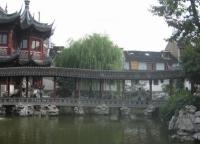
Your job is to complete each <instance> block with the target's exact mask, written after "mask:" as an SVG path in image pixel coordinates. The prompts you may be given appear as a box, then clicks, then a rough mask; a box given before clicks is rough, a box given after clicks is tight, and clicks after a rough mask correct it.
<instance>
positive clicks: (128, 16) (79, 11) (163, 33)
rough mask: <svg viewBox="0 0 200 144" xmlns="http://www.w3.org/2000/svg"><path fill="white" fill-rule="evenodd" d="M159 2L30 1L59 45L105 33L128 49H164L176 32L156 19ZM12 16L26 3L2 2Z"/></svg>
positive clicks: (122, 0)
mask: <svg viewBox="0 0 200 144" xmlns="http://www.w3.org/2000/svg"><path fill="white" fill-rule="evenodd" d="M156 2H157V0H30V12H31V13H32V14H33V15H34V17H35V19H37V18H38V13H39V12H40V21H41V22H43V23H49V24H50V23H52V22H53V21H55V22H54V26H53V27H54V28H55V31H54V34H53V36H52V37H51V40H52V42H53V43H54V44H55V45H59V46H67V43H68V40H70V39H73V40H78V39H80V38H82V37H84V36H85V35H89V34H92V33H100V34H105V35H107V36H109V37H110V39H111V40H112V41H113V42H114V43H115V44H116V45H118V46H119V47H121V48H123V49H124V50H142V51H161V50H164V49H165V47H166V45H167V42H166V41H165V39H167V38H168V37H169V36H170V35H171V33H172V29H171V28H169V27H168V26H167V24H166V23H165V21H164V19H163V18H161V17H158V16H154V15H153V14H152V13H151V12H150V11H149V9H150V7H151V5H155V4H156ZM6 4H7V8H8V13H12V12H15V11H19V10H20V9H21V8H22V10H23V9H24V0H0V6H1V7H2V8H5V6H6Z"/></svg>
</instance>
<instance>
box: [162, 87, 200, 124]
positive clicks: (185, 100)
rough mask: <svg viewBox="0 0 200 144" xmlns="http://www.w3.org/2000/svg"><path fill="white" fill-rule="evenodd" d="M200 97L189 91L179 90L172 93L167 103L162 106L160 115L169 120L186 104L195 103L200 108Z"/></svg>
mask: <svg viewBox="0 0 200 144" xmlns="http://www.w3.org/2000/svg"><path fill="white" fill-rule="evenodd" d="M199 103H200V97H195V96H192V95H191V94H190V93H189V92H188V91H184V90H182V91H179V92H176V93H175V94H174V95H172V96H171V97H170V98H169V99H168V101H167V103H166V104H165V105H164V106H163V107H161V108H160V116H161V118H162V119H163V120H165V121H169V120H170V119H171V117H172V116H173V115H174V114H175V113H177V112H178V111H179V110H180V109H181V108H183V107H184V106H186V105H194V106H196V107H198V108H199Z"/></svg>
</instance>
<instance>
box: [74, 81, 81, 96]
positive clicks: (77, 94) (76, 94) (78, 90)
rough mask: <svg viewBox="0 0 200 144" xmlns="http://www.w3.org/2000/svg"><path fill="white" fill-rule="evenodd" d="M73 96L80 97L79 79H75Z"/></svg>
mask: <svg viewBox="0 0 200 144" xmlns="http://www.w3.org/2000/svg"><path fill="white" fill-rule="evenodd" d="M75 97H76V98H80V79H78V78H77V79H76V90H75Z"/></svg>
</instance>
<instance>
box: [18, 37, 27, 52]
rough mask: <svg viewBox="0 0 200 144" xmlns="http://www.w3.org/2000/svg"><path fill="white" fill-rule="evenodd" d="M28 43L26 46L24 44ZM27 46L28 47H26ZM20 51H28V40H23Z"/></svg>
mask: <svg viewBox="0 0 200 144" xmlns="http://www.w3.org/2000/svg"><path fill="white" fill-rule="evenodd" d="M25 41H26V44H25V43H24V42H25ZM25 45H26V46H25ZM20 49H23V50H26V49H28V39H25V38H24V39H22V40H21V42H20Z"/></svg>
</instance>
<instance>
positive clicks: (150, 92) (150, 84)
mask: <svg viewBox="0 0 200 144" xmlns="http://www.w3.org/2000/svg"><path fill="white" fill-rule="evenodd" d="M149 94H150V99H151V100H152V80H149Z"/></svg>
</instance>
